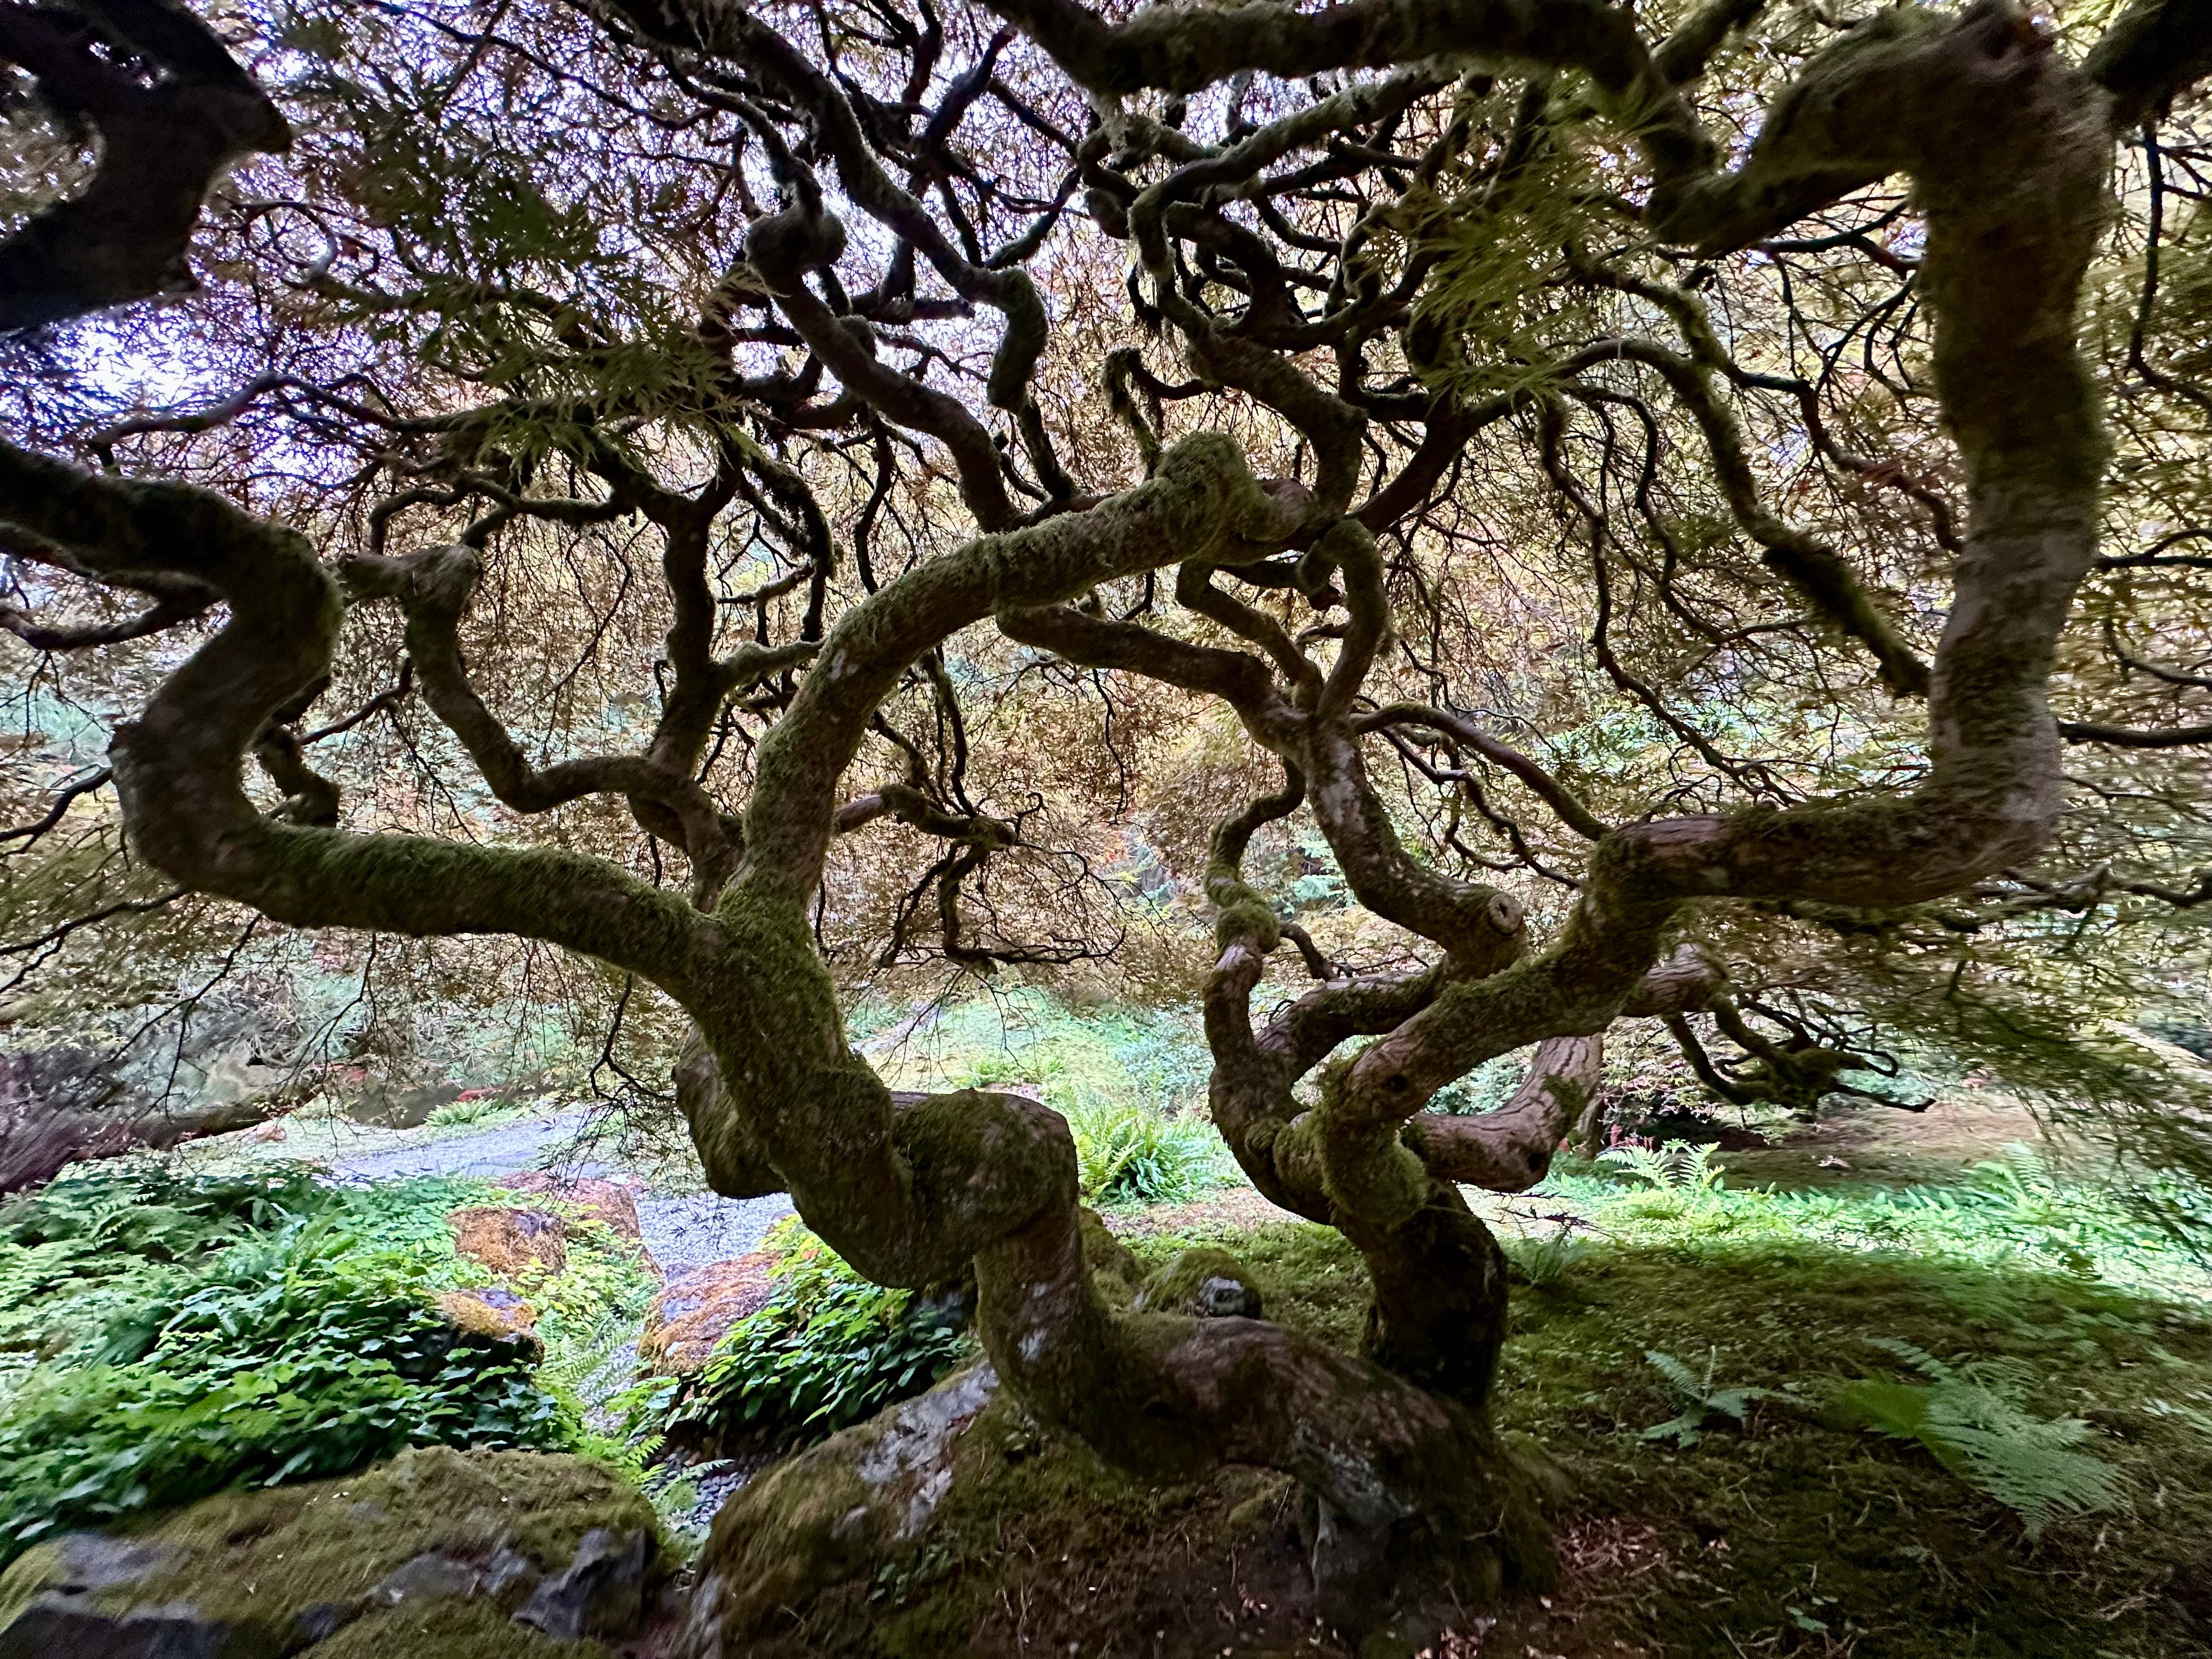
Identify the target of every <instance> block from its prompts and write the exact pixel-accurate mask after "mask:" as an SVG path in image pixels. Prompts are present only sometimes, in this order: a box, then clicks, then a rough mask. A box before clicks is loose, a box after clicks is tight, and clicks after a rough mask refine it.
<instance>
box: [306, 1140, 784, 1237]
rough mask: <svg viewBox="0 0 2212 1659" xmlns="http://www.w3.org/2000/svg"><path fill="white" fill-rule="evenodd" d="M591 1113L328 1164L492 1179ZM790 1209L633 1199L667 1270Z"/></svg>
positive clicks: (616, 1168) (609, 1167) (582, 1166)
mask: <svg viewBox="0 0 2212 1659" xmlns="http://www.w3.org/2000/svg"><path fill="white" fill-rule="evenodd" d="M588 1116H589V1113H588V1111H587V1110H586V1109H583V1108H577V1109H574V1110H571V1111H565V1112H549V1113H546V1114H544V1115H542V1116H538V1117H528V1118H523V1119H521V1120H520V1121H515V1122H512V1123H501V1124H499V1125H496V1126H495V1127H491V1128H488V1129H479V1130H475V1131H472V1132H471V1133H466V1134H456V1135H446V1136H442V1137H441V1138H439V1139H428V1140H424V1139H410V1140H409V1141H408V1142H407V1143H406V1144H404V1145H401V1146H391V1145H388V1144H387V1145H385V1146H375V1147H373V1148H362V1149H361V1150H352V1149H345V1150H339V1151H337V1155H336V1156H335V1157H333V1158H331V1171H332V1173H334V1174H336V1175H339V1176H344V1177H346V1178H347V1179H349V1180H352V1181H404V1180H405V1179H406V1178H407V1177H408V1176H425V1175H456V1176H461V1175H465V1176H483V1177H484V1178H485V1179H487V1180H496V1179H497V1178H498V1177H499V1176H504V1175H513V1174H515V1173H517V1172H518V1171H520V1170H536V1169H539V1168H542V1167H544V1162H545V1155H546V1153H547V1152H549V1151H550V1150H551V1149H553V1148H555V1147H556V1146H559V1145H560V1144H561V1143H562V1141H564V1140H567V1139H570V1138H571V1137H573V1136H574V1134H575V1133H577V1131H578V1130H580V1129H581V1128H582V1127H584V1124H585V1121H586V1119H587V1117H588ZM363 1138H364V1139H365V1138H366V1136H364V1137H363ZM378 1138H379V1139H387V1140H388V1139H391V1138H392V1134H391V1132H389V1131H386V1132H383V1133H381V1134H380V1136H379V1137H378ZM561 1169H562V1172H563V1173H564V1174H569V1175H578V1176H601V1177H619V1176H622V1175H623V1174H625V1173H627V1171H625V1170H623V1168H622V1167H621V1165H620V1164H617V1163H613V1162H611V1161H609V1160H607V1159H605V1158H580V1159H578V1160H576V1161H574V1162H573V1163H567V1164H562V1165H561ZM790 1213H791V1200H789V1199H787V1198H786V1197H785V1196H784V1195H783V1194H781V1193H778V1194H775V1195H773V1196H771V1197H769V1198H744V1199H738V1198H723V1197H720V1195H718V1194H714V1193H683V1194H676V1195H674V1196H671V1197H663V1198H648V1197H642V1196H641V1197H640V1198H639V1200H638V1201H637V1222H638V1230H639V1231H641V1233H642V1234H643V1235H644V1236H645V1248H646V1249H647V1250H649V1251H650V1252H651V1253H652V1255H653V1260H654V1261H657V1262H659V1264H660V1267H661V1270H662V1271H663V1272H664V1273H681V1272H683V1271H684V1270H685V1269H686V1268H690V1267H703V1266H705V1265H706V1264H707V1263H708V1262H710V1261H728V1260H729V1259H730V1258H731V1257H732V1256H739V1255H744V1253H745V1252H746V1251H748V1250H751V1249H758V1248H759V1247H760V1242H761V1239H762V1238H763V1237H764V1236H765V1235H766V1234H767V1232H768V1230H769V1228H770V1227H771V1226H773V1225H775V1223H776V1222H777V1221H778V1220H780V1219H781V1218H783V1217H784V1216H787V1215H789V1214H790Z"/></svg>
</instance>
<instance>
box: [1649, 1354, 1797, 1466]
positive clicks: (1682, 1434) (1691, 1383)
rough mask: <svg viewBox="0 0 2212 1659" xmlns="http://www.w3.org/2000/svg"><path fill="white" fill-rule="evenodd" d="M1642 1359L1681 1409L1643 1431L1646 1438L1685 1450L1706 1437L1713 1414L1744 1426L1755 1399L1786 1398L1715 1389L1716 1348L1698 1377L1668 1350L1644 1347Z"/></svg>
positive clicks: (1769, 1393)
mask: <svg viewBox="0 0 2212 1659" xmlns="http://www.w3.org/2000/svg"><path fill="white" fill-rule="evenodd" d="M1644 1358H1645V1360H1647V1361H1648V1362H1649V1363H1650V1365H1651V1367H1652V1369H1653V1370H1656V1371H1657V1372H1658V1373H1659V1375H1660V1376H1663V1377H1665V1378H1666V1379H1667V1382H1668V1386H1669V1387H1671V1388H1672V1389H1674V1394H1675V1395H1676V1396H1677V1398H1679V1399H1680V1401H1681V1406H1682V1408H1681V1410H1680V1412H1678V1413H1676V1414H1675V1415H1674V1416H1673V1417H1671V1418H1669V1419H1668V1420H1667V1421H1666V1422H1664V1423H1654V1424H1653V1425H1651V1426H1650V1428H1648V1429H1646V1430H1644V1434H1643V1438H1644V1439H1646V1440H1672V1441H1673V1442H1674V1443H1675V1444H1676V1445H1678V1446H1680V1448H1682V1449H1683V1450H1685V1451H1687V1450H1688V1449H1690V1448H1691V1447H1692V1446H1694V1445H1696V1444H1697V1443H1698V1442H1699V1441H1700V1440H1702V1439H1703V1438H1704V1437H1705V1425H1706V1422H1707V1420H1708V1419H1711V1418H1715V1417H1732V1418H1734V1419H1735V1422H1736V1426H1737V1427H1739V1428H1741V1427H1742V1426H1743V1424H1744V1421H1745V1419H1746V1418H1747V1416H1748V1414H1749V1413H1750V1411H1751V1407H1752V1406H1753V1403H1754V1402H1755V1401H1761V1400H1786V1399H1788V1398H1789V1396H1788V1395H1783V1394H1778V1393H1776V1392H1775V1390H1773V1389H1754V1388H1741V1389H1717V1388H1715V1387H1714V1386H1713V1376H1714V1373H1715V1371H1716V1370H1717V1368H1718V1366H1719V1364H1720V1349H1719V1348H1718V1347H1715V1348H1714V1349H1713V1351H1712V1352H1711V1353H1709V1354H1707V1355H1706V1356H1705V1375H1704V1376H1699V1375H1698V1374H1697V1372H1695V1371H1693V1370H1691V1369H1690V1368H1689V1367H1688V1366H1687V1365H1686V1364H1683V1363H1682V1362H1681V1361H1680V1360H1679V1359H1677V1358H1674V1355H1673V1354H1671V1353H1662V1352H1660V1351H1659V1350H1658V1349H1656V1348H1646V1349H1645V1350H1644Z"/></svg>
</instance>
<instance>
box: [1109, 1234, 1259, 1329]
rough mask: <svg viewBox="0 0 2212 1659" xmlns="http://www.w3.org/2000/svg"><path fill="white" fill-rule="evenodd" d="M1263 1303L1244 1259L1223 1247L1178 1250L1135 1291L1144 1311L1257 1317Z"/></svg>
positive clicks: (1227, 1316) (1204, 1317)
mask: <svg viewBox="0 0 2212 1659" xmlns="http://www.w3.org/2000/svg"><path fill="white" fill-rule="evenodd" d="M1265 1305H1266V1304H1265V1303H1264V1302H1263V1300H1262V1299H1261V1295H1260V1286H1259V1284H1258V1282H1257V1281H1256V1280H1255V1279H1253V1277H1252V1274H1251V1271H1250V1270H1249V1268H1247V1267H1245V1266H1244V1264H1243V1262H1241V1261H1237V1258H1236V1257H1235V1256H1233V1255H1230V1254H1229V1252H1228V1251H1226V1250H1218V1249H1212V1248H1210V1247H1205V1246H1201V1247H1200V1248H1198V1249H1188V1250H1182V1251H1179V1252H1177V1253H1176V1255H1173V1256H1171V1257H1170V1258H1169V1259H1168V1260H1167V1261H1165V1262H1164V1263H1162V1264H1161V1265H1160V1266H1159V1267H1156V1268H1154V1269H1153V1270H1152V1273H1151V1275H1150V1276H1149V1277H1147V1278H1146V1280H1145V1282H1144V1284H1143V1285H1140V1286H1139V1287H1138V1291H1137V1306H1138V1307H1139V1309H1140V1310H1143V1311H1144V1312H1146V1313H1172V1314H1192V1315H1195V1316H1197V1317H1199V1318H1200V1319H1223V1318H1230V1317H1237V1318H1243V1319H1258V1318H1260V1317H1261V1314H1262V1310H1263V1309H1264V1308H1265Z"/></svg>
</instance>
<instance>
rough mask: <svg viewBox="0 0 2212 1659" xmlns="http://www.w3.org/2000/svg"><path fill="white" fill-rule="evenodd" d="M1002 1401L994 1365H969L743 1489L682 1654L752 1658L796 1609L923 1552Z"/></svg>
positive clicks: (714, 1553)
mask: <svg viewBox="0 0 2212 1659" xmlns="http://www.w3.org/2000/svg"><path fill="white" fill-rule="evenodd" d="M999 1395H1000V1388H999V1375H998V1372H997V1371H996V1370H994V1369H993V1368H992V1366H991V1364H989V1362H987V1361H986V1362H983V1363H981V1364H975V1365H971V1366H969V1368H968V1369H967V1370H963V1371H957V1372H955V1373H954V1374H953V1375H952V1376H948V1377H946V1378H945V1380H944V1381H943V1382H941V1383H939V1384H938V1385H937V1386H936V1387H935V1388H933V1389H931V1390H930V1391H929V1392H928V1393H927V1394H925V1395H918V1396H916V1397H915V1399H912V1400H909V1401H907V1402H906V1403H905V1404H904V1405H902V1406H896V1407H892V1408H891V1409H890V1411H887V1412H885V1413H883V1414H882V1415H881V1416H879V1417H876V1418H872V1419H870V1420H869V1421H867V1422H866V1423H863V1424H861V1425H860V1426H859V1427H857V1428H851V1429H847V1430H846V1431H844V1432H842V1434H836V1435H832V1436H831V1437H829V1439H827V1440H825V1441H823V1443H821V1444H820V1445H818V1446H814V1447H811V1448H810V1449H807V1450H805V1451H803V1452H801V1453H799V1455H797V1456H795V1457H792V1458H788V1459H787V1460H786V1461H785V1462H781V1463H780V1464H778V1465H776V1467H775V1468H773V1469H770V1470H769V1472H768V1473H767V1474H763V1475H762V1476H761V1477H760V1478H759V1479H758V1480H755V1481H753V1482H752V1483H751V1484H750V1486H746V1487H745V1488H744V1491H743V1492H739V1493H738V1496H737V1497H736V1498H733V1499H732V1500H731V1501H730V1502H729V1503H728V1504H726V1505H724V1506H723V1508H722V1510H721V1512H720V1514H718V1515H717V1516H715V1517H714V1530H713V1532H712V1534H710V1535H709V1537H708V1542H707V1547H706V1549H705V1551H704V1552H703V1553H702V1555H701V1557H700V1560H699V1578H698V1582H697V1583H696V1586H695V1587H694V1589H693V1591H692V1595H691V1599H690V1604H689V1607H688V1609H687V1612H686V1616H685V1627H684V1639H683V1644H682V1648H681V1650H682V1651H683V1652H684V1654H685V1655H686V1656H687V1659H742V1656H747V1655H750V1654H752V1653H754V1652H755V1650H756V1648H755V1644H757V1643H758V1642H760V1641H761V1640H762V1638H764V1637H766V1636H767V1635H768V1634H769V1632H771V1631H774V1630H777V1629H779V1628H780V1627H781V1626H784V1625H786V1624H787V1623H788V1613H789V1610H790V1609H793V1608H796V1607H804V1606H805V1605H806V1603H807V1602H809V1601H811V1600H812V1599H813V1598H814V1597H815V1596H817V1595H820V1594H821V1593H822V1592H823V1591H824V1590H827V1589H831V1588H833V1587H835V1586H838V1585H841V1584H845V1583H851V1582H853V1581H855V1580H866V1579H868V1578H869V1577H871V1576H872V1575H873V1574H874V1573H875V1572H876V1571H878V1568H879V1567H880V1565H882V1564H883V1563H884V1561H886V1560H887V1559H890V1557H891V1556H892V1555H893V1554H895V1553H896V1552H898V1551H899V1550H900V1549H902V1547H911V1546H912V1545H914V1544H915V1542H917V1541H919V1540H920V1539H921V1537H922V1535H923V1534H925V1533H926V1532H927V1530H928V1529H929V1528H930V1526H931V1524H932V1522H933V1521H934V1520H935V1519H936V1517H937V1514H938V1511H939V1508H940V1506H941V1505H942V1504H944V1503H945V1500H946V1498H948V1496H950V1495H951V1493H952V1492H953V1489H954V1486H955V1481H956V1478H957V1474H958V1468H957V1462H958V1459H959V1455H960V1452H961V1449H962V1447H963V1443H964V1442H966V1441H968V1440H969V1439H972V1438H974V1437H976V1436H977V1435H978V1433H979V1432H980V1433H981V1434H982V1435H984V1436H985V1437H991V1436H992V1434H993V1430H992V1429H990V1428H989V1427H987V1426H986V1424H987V1421H988V1419H987V1413H989V1412H990V1410H991V1407H993V1405H994V1403H995V1402H997V1401H998V1399H999ZM1008 1403H1009V1405H1011V1402H1008ZM1014 1413H1015V1415H1017V1416H1019V1413H1018V1407H1017V1408H1014ZM1022 1420H1023V1421H1024V1422H1026V1419H1025V1418H1023V1419H1022ZM992 1453H993V1455H996V1456H1000V1457H1003V1456H1004V1455H1006V1454H1005V1453H1004V1452H1003V1451H1002V1450H1000V1449H998V1448H996V1447H994V1448H993V1449H992ZM761 1651H763V1652H766V1651H769V1649H768V1648H766V1647H763V1648H762V1649H761ZM944 1651H957V1646H956V1647H948V1648H946V1649H944Z"/></svg>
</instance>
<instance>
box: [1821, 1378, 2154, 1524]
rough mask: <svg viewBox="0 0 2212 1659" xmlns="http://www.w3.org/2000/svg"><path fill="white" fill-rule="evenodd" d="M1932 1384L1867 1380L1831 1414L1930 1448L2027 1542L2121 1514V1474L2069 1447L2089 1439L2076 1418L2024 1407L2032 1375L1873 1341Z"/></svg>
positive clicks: (1848, 1386) (1853, 1386)
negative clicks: (2015, 1520) (2075, 1522)
mask: <svg viewBox="0 0 2212 1659" xmlns="http://www.w3.org/2000/svg"><path fill="white" fill-rule="evenodd" d="M1871 1340H1872V1341H1873V1343H1874V1346H1876V1347H1878V1348H1881V1349H1884V1350H1886V1351H1887V1352H1890V1353H1893V1354H1895V1355H1896V1356H1897V1357H1898V1358H1900V1359H1902V1360H1904V1361H1905V1363H1906V1364H1909V1365H1911V1367H1912V1368H1913V1369H1914V1370H1917V1371H1918V1372H1919V1373H1920V1374H1921V1375H1922V1376H1925V1377H1927V1378H1928V1379H1929V1380H1928V1381H1927V1382H1926V1383H1895V1382H1887V1381H1884V1380H1881V1379H1879V1378H1873V1377H1869V1378H1865V1379H1863V1380H1861V1381H1859V1382H1856V1383H1845V1384H1844V1386H1843V1387H1842V1388H1840V1389H1838V1390H1837V1391H1836V1394H1835V1396H1834V1399H1835V1403H1836V1406H1837V1407H1838V1409H1839V1410H1840V1411H1841V1412H1842V1413H1844V1415H1845V1416H1846V1417H1848V1418H1850V1419H1854V1420H1856V1421H1857V1423H1858V1424H1859V1425H1861V1426H1863V1427H1865V1428H1868V1429H1871V1430H1873V1431H1875V1432H1877V1433H1881V1434H1887V1435H1890V1436H1893V1437H1895V1438H1898V1439H1900V1440H1911V1441H1914V1442H1916V1443H1918V1444H1919V1445H1921V1446H1923V1447H1924V1448H1926V1449H1927V1450H1928V1451H1929V1452H1930V1453H1932V1454H1933V1455H1935V1457H1936V1460H1937V1461H1938V1462H1941V1463H1942V1465H1943V1467H1944V1468H1947V1469H1948V1470H1950V1471H1951V1473H1952V1474H1955V1475H1957V1476H1958V1477H1959V1478H1960V1480H1964V1481H1965V1482H1966V1484H1967V1485H1968V1486H1972V1487H1974V1488H1975V1489H1976V1490H1978V1491H1980V1492H1986V1493H1988V1494H1989V1495H1990V1497H1992V1498H1996V1500H1997V1501H1998V1502H1999V1503H2000V1504H2004V1505H2005V1507H2006V1508H2008V1509H2009V1510H2013V1511H2014V1513H2015V1514H2017V1515H2018V1516H2020V1518H2021V1522H2022V1524H2023V1525H2024V1526H2025V1527H2026V1528H2027V1535H2028V1536H2029V1537H2031V1538H2033V1537H2034V1536H2036V1535H2037V1534H2039V1533H2040V1532H2041V1531H2042V1530H2043V1529H2044V1528H2045V1527H2046V1526H2048V1525H2049V1524H2050V1523H2051V1522H2052V1521H2054V1520H2056V1519H2057V1518H2058V1517H2059V1516H2062V1515H2081V1514H2088V1513H2092V1512H2094V1511H2097V1510H2112V1509H2117V1508H2118V1507H2119V1506H2120V1505H2121V1504H2122V1503H2123V1501H2124V1496H2125V1493H2124V1485H2123V1482H2122V1480H2121V1476H2120V1473H2119V1471H2118V1470H2117V1469H2115V1468H2112V1465H2110V1464H2109V1463H2106V1462H2104V1461H2102V1460H2101V1459H2100V1458H2098V1457H2096V1456H2093V1455H2091V1454H2089V1453H2087V1452H2084V1451H2081V1450H2078V1449H2076V1448H2078V1447H2080V1446H2081V1444H2082V1443H2085V1442H2086V1441H2087V1440H2088V1438H2089V1437H2090V1432H2091V1431H2090V1428H2089V1425H2087V1423H2085V1422H2083V1421H2082V1420H2081V1419H2080V1418H2078V1417H2061V1418H2044V1417H2038V1416H2036V1415H2035V1414H2034V1413H2032V1412H2031V1411H2029V1410H2028V1408H2027V1403H2026V1401H2027V1393H2028V1390H2029V1389H2031V1388H2032V1387H2033V1385H2034V1383H2035V1380H2036V1378H2035V1373H2034V1372H2033V1370H2030V1369H2029V1368H2028V1367H2027V1366H2026V1365H2024V1364H2021V1362H2020V1361H2018V1360H2016V1359H1974V1360H1966V1361H1964V1362H1961V1363H1960V1364H1956V1365H1954V1364H1948V1363H1947V1362H1945V1361H1943V1360H1941V1359H1938V1358H1936V1356H1935V1355H1933V1354H1931V1353H1929V1352H1927V1350H1925V1349H1924V1348H1917V1347H1915V1346H1913V1345H1912V1344H1911V1343H1910V1342H1900V1341H1898V1340H1895V1339H1893V1338H1890V1337H1875V1338H1873V1339H1871Z"/></svg>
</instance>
